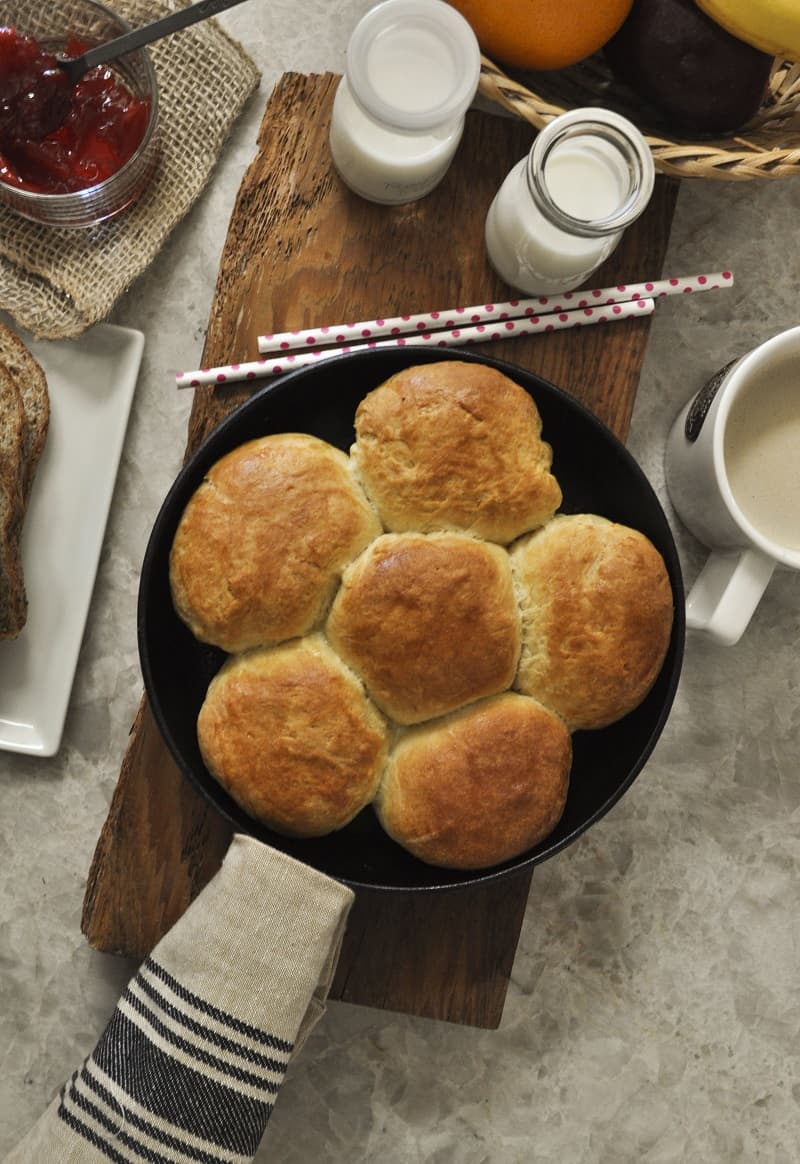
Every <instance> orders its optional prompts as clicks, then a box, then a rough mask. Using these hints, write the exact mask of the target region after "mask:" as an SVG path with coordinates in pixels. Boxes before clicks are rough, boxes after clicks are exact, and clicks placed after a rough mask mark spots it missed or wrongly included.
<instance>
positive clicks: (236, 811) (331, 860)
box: [138, 349, 685, 890]
mask: <svg viewBox="0 0 800 1164" xmlns="http://www.w3.org/2000/svg"><path fill="white" fill-rule="evenodd" d="M443 359H458V360H467V361H477V362H479V363H482V364H488V365H490V366H491V367H495V368H498V369H499V370H500V371H502V372H505V373H506V375H508V376H511V377H512V378H513V379H514V380H516V381H517V383H518V384H520V385H521V386H522V387H523V388H525V389H526V390H527V391H528V392H529V393H530V394H531V396H532V397H533V399H534V400H535V402H536V405H537V407H538V409H539V412H540V414H541V417H542V422H543V436H544V438H545V439H546V440H547V441H549V443H550V444H551V445H552V446H553V453H554V456H553V472H554V473H555V475H556V477H557V478H558V480H559V483H560V484H561V488H562V490H563V493H564V501H563V504H562V507H561V511H562V512H564V513H570V512H572V513H577V512H589V513H598V514H601V515H603V516H604V517H608V518H611V519H612V520H614V521H619V522H623V523H624V524H626V525H630V526H633V527H634V528H636V529H639V530H641V531H642V532H643V533H645V534H647V536H648V537H649V538H650V539H651V541H653V543H654V544H655V545H656V546H657V548H658V549H659V550H660V552H661V554H662V555H663V557H664V559H665V561H666V564H667V569H668V571H669V575H670V579H671V582H672V590H673V594H674V597H675V620H674V628H673V632H672V640H671V643H670V647H669V651H668V653H667V657H666V660H665V662H664V666H663V668H662V671H661V674H660V676H659V678H658V679H657V681H656V684H655V686H654V687H653V689H652V691H651V692H650V694H649V695H648V697H647V698H646V699H645V700H644V702H643V703H642V704H640V706H639V707H638V708H637V709H636V710H635V711H633V712H632V713H631V714H630V715H628V716H626V717H625V718H624V719H622V720H620V721H619V722H618V723H616V724H613V725H611V726H610V727H607V728H604V729H602V730H600V731H594V732H576V733H575V735H574V736H573V746H574V759H573V766H572V776H571V781H570V791H569V796H568V799H567V805H566V809H565V812H564V815H563V817H562V819H561V821H560V823H559V824H558V827H557V828H556V829H555V831H554V832H553V833H551V834H550V836H549V837H547V838H546V839H545V840H544V841H543V842H542V843H541V844H539V845H537V846H536V847H535V848H534V849H531V850H530V851H529V852H527V853H524V854H522V855H521V856H520V857H517V858H516V859H514V860H513V861H508V862H506V863H505V864H503V865H499V866H496V867H494V868H492V869H488V870H480V871H477V872H476V871H471V872H461V871H458V870H452V869H438V868H434V867H433V866H430V865H426V864H424V863H423V862H421V861H418V860H416V859H415V858H414V857H412V856H410V854H408V853H406V852H405V851H404V850H403V849H401V848H400V847H399V846H398V845H396V844H395V843H394V842H393V841H391V840H390V839H389V838H388V837H387V836H386V834H385V833H384V832H383V830H382V829H381V828H380V826H379V825H378V823H377V820H376V818H375V816H374V815H373V812H372V809H371V808H366V809H365V810H364V811H363V812H361V813H360V814H359V816H358V817H356V819H355V820H354V821H352V822H351V823H350V824H349V825H348V826H347V827H346V828H344V829H342V830H341V831H339V832H337V833H333V834H331V835H330V836H328V837H323V838H320V839H314V840H295V839H292V838H287V837H282V836H279V835H278V834H276V833H273V832H272V831H270V830H269V829H267V828H265V827H263V826H262V825H260V824H258V823H256V822H255V821H253V820H252V819H251V818H250V817H248V816H247V815H246V814H245V813H244V812H243V811H242V809H240V808H239V807H238V805H237V804H236V803H235V802H234V801H233V800H231V798H230V797H229V796H228V795H227V794H226V793H225V792H224V790H223V789H222V788H221V787H220V785H218V784H217V783H216V781H215V780H214V779H213V778H212V777H211V776H210V774H209V772H208V770H207V769H206V767H205V765H204V764H203V761H202V758H201V756H200V751H199V748H198V746H197V738H196V734H195V725H196V720H197V714H198V711H199V709H200V705H201V704H202V702H203V698H204V696H205V692H206V688H207V686H208V683H209V681H210V679H211V677H212V676H213V675H214V674H215V673H216V671H217V670H218V668H219V667H220V665H221V664H222V662H223V659H224V657H225V656H224V655H223V653H222V652H221V651H219V650H217V649H215V648H213V647H208V646H205V645H203V644H202V643H199V642H197V641H196V640H195V638H194V637H193V636H192V635H191V633H190V632H189V631H188V630H187V629H186V627H185V626H184V625H183V623H182V622H181V621H180V620H179V619H178V617H177V616H176V614H175V612H174V610H173V606H172V600H171V597H170V590H169V578H168V561H169V551H170V546H171V544H172V539H173V536H174V534H175V530H176V528H177V525H178V521H179V519H180V516H181V513H182V512H183V509H184V507H185V505H186V503H187V502H188V500H189V498H190V496H191V494H192V493H193V492H194V490H195V489H196V488H197V486H198V485H199V484H200V482H201V481H202V479H203V476H204V474H205V473H206V471H207V470H208V469H209V467H210V466H211V465H212V464H213V463H214V462H215V461H216V460H218V459H219V458H220V457H221V456H223V455H224V454H225V453H227V452H229V451H230V450H231V449H233V448H235V447H236V446H237V445H239V444H241V443H242V442H243V441H246V440H250V439H252V438H253V437H257V436H262V435H265V434H267V433H274V432H308V433H312V434H314V435H315V436H318V437H321V438H322V439H324V440H326V441H329V442H330V443H331V444H334V445H338V447H339V448H341V449H344V450H349V448H350V445H351V444H352V442H353V437H354V432H353V418H354V415H355V410H356V407H357V405H358V403H359V401H360V400H361V398H362V397H363V396H365V395H366V394H367V393H368V392H369V391H371V389H373V388H375V387H377V386H378V384H380V383H381V382H382V381H383V380H385V379H386V378H387V377H388V376H390V375H392V374H393V373H394V372H398V371H400V370H401V369H402V368H405V367H408V366H409V365H412V364H422V363H428V362H432V361H435V360H443ZM684 631H685V620H684V594H683V584H682V579H681V573H680V565H679V561H678V555H677V551H676V549H675V544H674V541H673V539H672V534H671V532H670V528H669V525H668V523H667V519H666V517H665V515H664V512H663V510H662V508H661V505H660V503H659V501H658V498H657V497H656V495H655V493H654V492H653V489H652V488H651V486H650V484H649V482H648V481H647V479H646V477H645V476H644V474H643V473H642V471H641V470H640V468H639V467H638V465H637V464H636V462H635V461H634V459H633V457H632V456H631V455H630V453H629V452H628V451H627V449H626V448H625V446H624V445H623V444H622V443H621V442H620V441H619V440H617V438H616V437H615V436H614V435H613V434H612V433H611V432H610V431H609V430H608V429H607V428H606V427H605V426H604V425H603V424H601V422H600V421H599V420H598V419H597V418H596V417H595V416H594V415H593V414H592V413H591V412H589V411H588V410H587V409H586V408H584V407H583V406H582V405H580V404H579V403H577V401H575V400H574V399H573V397H571V396H569V395H568V394H567V393H565V392H563V391H561V390H560V389H559V388H556V387H554V386H553V385H552V384H549V383H548V382H547V381H545V380H542V379H540V378H539V377H538V376H535V375H533V374H531V373H530V372H527V371H524V370H523V369H521V368H518V367H515V366H514V365H511V364H508V363H505V362H503V361H500V360H494V359H490V358H487V357H485V356H478V355H475V354H472V353H468V352H463V351H462V352H458V353H455V352H453V351H451V350H448V349H444V350H442V349H440V350H438V351H435V352H433V351H427V350H425V351H422V350H420V349H416V350H415V349H392V350H390V351H385V352H383V351H380V352H379V351H370V352H359V353H354V354H351V355H348V356H342V357H333V358H330V359H328V360H325V361H324V362H322V363H320V364H316V365H313V366H312V367H310V368H303V369H299V370H298V371H296V372H292V373H290V374H288V375H285V376H283V377H281V379H280V380H279V381H277V382H276V383H275V384H274V385H270V386H268V387H266V388H264V389H263V390H261V391H260V392H258V393H257V394H256V395H254V396H253V397H252V398H251V399H250V400H248V401H246V402H245V403H244V404H243V405H241V406H240V407H239V408H237V409H236V410H235V411H234V412H232V413H231V414H230V416H228V417H226V419H225V420H224V421H222V423H221V424H220V425H219V426H218V427H217V428H216V429H214V431H213V432H212V433H211V434H210V435H209V436H208V437H207V439H206V440H205V442H204V443H203V444H202V445H201V446H200V447H199V448H198V449H197V450H196V452H195V453H194V455H193V456H192V458H191V460H189V461H188V462H187V464H186V465H185V466H184V468H183V469H182V471H181V473H180V474H179V476H178V478H177V479H176V481H175V483H174V485H173V486H172V488H171V489H170V491H169V493H168V495H167V497H166V499H165V501H164V504H163V505H162V507H161V510H160V512H159V514H158V517H157V519H156V522H155V525H154V527H153V531H152V533H151V536H150V540H149V543H148V546H147V550H146V554H145V559H144V564H143V568H142V575H141V582H140V590H139V608H138V635H139V652H140V657H141V663H142V671H143V675H144V681H145V687H146V690H147V695H148V698H149V700H150V705H151V707H152V709H153V714H154V715H155V718H156V722H157V723H158V726H159V728H160V730H161V732H162V734H163V736H164V739H165V741H166V743H167V745H168V747H169V749H170V750H171V752H172V754H173V756H174V757H175V760H176V761H177V763H178V765H179V766H180V768H181V769H182V770H183V772H184V773H185V774H186V776H188V778H189V779H190V780H191V781H192V782H193V784H194V785H195V786H196V787H197V788H198V789H199V790H200V791H201V792H202V793H203V794H204V795H205V796H206V797H207V798H208V800H210V801H211V803H212V804H213V805H214V806H215V807H216V808H217V809H218V810H219V811H220V812H221V813H222V814H223V815H224V816H225V817H227V818H228V819H229V820H230V821H231V822H232V824H233V825H234V827H235V828H236V829H237V830H238V831H240V832H243V833H248V834H250V835H252V836H254V837H257V838H258V839H259V840H262V841H265V842H266V843H267V844H270V845H272V846H273V847H275V848H277V849H281V850H283V851H284V852H286V853H288V854H290V855H291V856H293V857H295V858H297V859H298V860H300V861H303V862H305V863H306V864H308V865H311V866H313V867H314V868H316V869H319V870H321V871H322V872H324V873H327V874H329V875H330V876H332V877H335V878H338V879H339V880H341V881H343V882H345V883H347V884H349V885H351V886H354V887H365V888H371V889H385V890H439V889H447V888H454V887H458V886H461V885H468V884H474V883H476V882H478V881H484V880H487V879H490V878H497V877H501V876H503V875H504V874H506V873H509V872H511V871H512V870H515V869H517V868H519V867H520V866H522V865H533V864H536V863H538V862H540V861H543V860H544V859H545V858H547V857H551V856H553V854H554V853H557V852H559V851H560V850H561V849H563V848H564V847H565V846H566V845H568V844H570V843H571V842H572V841H574V840H575V839H576V838H577V837H579V836H580V835H581V834H582V833H583V832H585V830H586V829H587V828H589V826H590V825H591V824H593V823H594V822H595V821H596V820H599V819H600V817H602V816H604V815H605V813H607V812H608V810H609V809H610V808H611V807H612V805H614V804H615V803H616V801H617V800H619V798H620V797H621V796H622V794H623V793H624V792H625V791H626V790H627V789H628V788H629V787H630V785H631V784H632V782H633V781H634V779H635V778H636V776H637V775H638V774H639V772H640V771H641V769H642V767H643V766H644V763H645V761H646V760H647V758H648V756H649V755H650V753H651V752H652V750H653V748H654V746H655V744H656V741H657V740H658V737H659V735H660V733H661V731H662V729H663V727H664V724H665V722H666V720H667V716H668V714H669V710H670V707H671V704H672V700H673V698H674V695H675V690H676V687H677V684H678V678H679V675H680V669H681V662H682V658H683V643H684Z"/></svg>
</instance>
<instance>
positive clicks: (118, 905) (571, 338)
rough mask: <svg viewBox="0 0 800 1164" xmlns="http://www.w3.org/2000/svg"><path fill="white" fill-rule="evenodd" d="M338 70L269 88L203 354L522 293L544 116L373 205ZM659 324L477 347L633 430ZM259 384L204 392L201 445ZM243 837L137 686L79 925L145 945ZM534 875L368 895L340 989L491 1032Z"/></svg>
mask: <svg viewBox="0 0 800 1164" xmlns="http://www.w3.org/2000/svg"><path fill="white" fill-rule="evenodd" d="M337 81H338V78H337V77H336V76H334V75H331V74H326V75H323V76H307V75H302V74H294V73H288V74H284V75H283V77H282V78H281V79H280V81H279V82H278V84H277V86H276V88H275V89H274V91H273V93H272V95H271V98H270V100H269V102H268V105H267V108H266V111H265V114H264V118H263V121H262V124H261V128H260V132H259V138H258V148H257V153H256V157H255V159H254V161H253V162H252V164H251V166H250V168H249V169H248V171H247V173H246V174H245V177H244V180H243V182H242V185H241V188H240V191H239V194H238V197H237V200H236V204H235V206H234V210H233V214H232V216H231V221H230V225H229V228H228V235H227V240H226V243H225V247H224V251H223V255H222V260H221V265H220V271H219V276H218V281H217V286H216V291H215V295H214V300H213V306H212V309H211V316H210V320H209V326H208V333H207V338H206V343H205V348H204V351H203V355H202V358H201V360H199V361H198V362H199V363H200V364H202V366H204V367H207V366H215V365H218V364H224V363H230V362H233V361H243V360H252V359H255V358H257V355H258V351H257V336H258V334H259V333H261V332H265V331H285V330H289V329H292V328H302V327H309V326H312V325H315V324H317V325H319V324H322V323H336V322H340V321H342V320H348V319H365V318H367V317H370V316H376V315H379V314H383V315H397V314H402V313H404V312H413V311H425V310H429V309H434V308H437V307H439V308H446V307H453V306H456V305H459V304H463V305H470V304H474V303H479V302H480V303H483V302H491V301H492V300H498V299H499V300H503V299H507V298H509V297H510V296H511V293H510V292H509V289H508V288H507V287H505V286H504V285H503V284H502V283H501V282H500V281H499V280H498V278H497V277H496V276H495V275H494V274H493V272H492V271H491V269H490V268H489V266H488V264H487V261H486V258H485V254H484V247H483V223H484V219H485V216H486V211H487V209H488V207H489V203H490V202H491V199H492V197H493V195H494V193H495V191H496V190H497V188H498V186H499V185H500V182H501V181H502V179H503V178H504V177H505V175H506V173H507V172H508V170H509V169H510V168H511V167H512V165H513V164H514V163H515V162H516V161H517V160H518V159H519V158H520V157H522V156H523V155H524V154H525V153H527V151H528V149H529V147H530V143H531V141H532V138H533V130H532V129H531V127H530V126H528V125H526V124H525V123H523V122H521V121H516V120H511V119H509V118H505V117H499V116H495V115H493V114H490V113H483V112H473V113H470V114H469V115H468V118H467V127H466V130H465V134H464V139H463V141H462V144H461V147H460V149H459V152H458V154H457V157H456V160H455V162H454V164H453V166H452V168H451V170H450V172H449V173H448V175H447V177H446V178H445V180H444V182H443V183H442V184H441V185H440V186H439V187H438V188H437V190H435V191H434V192H433V193H432V194H430V195H429V196H428V197H427V198H425V199H423V200H421V201H420V202H416V203H412V204H410V205H408V206H401V207H381V206H374V205H372V204H370V203H367V202H364V201H362V200H361V199H359V198H357V197H356V196H355V195H353V194H351V193H350V192H349V191H348V190H347V189H346V188H345V187H344V186H343V185H342V183H341V182H340V181H339V179H338V177H337V176H336V174H335V172H334V171H333V170H332V167H331V164H330V161H329V154H328V145H327V129H328V120H329V112H330V106H331V101H332V98H333V93H334V91H335V88H336V84H337ZM676 197H677V183H674V182H671V181H669V180H667V179H663V178H660V179H659V180H658V181H657V183H656V190H655V193H654V196H653V199H652V201H651V203H650V206H649V207H648V210H647V211H646V213H645V215H644V216H643V218H642V219H641V220H640V221H639V222H638V223H637V224H636V225H635V226H633V227H631V228H630V229H629V230H628V231H627V233H626V234H625V236H624V238H623V240H622V243H621V244H620V246H619V247H618V249H617V251H616V253H615V255H614V256H612V259H611V260H609V262H608V263H607V264H606V265H605V267H604V268H603V269H602V270H601V271H600V272H598V273H596V275H595V276H594V277H593V281H592V285H593V286H606V285H609V284H613V283H616V282H617V281H620V280H625V281H634V280H637V281H638V280H644V279H649V278H656V277H658V276H659V275H660V274H661V268H662V261H663V256H664V252H665V249H666V245H667V240H668V237H669V230H670V224H671V221H672V215H673V211H674V206H675V200H676ZM679 273H680V272H679ZM648 325H649V321H648V320H647V319H641V320H632V321H626V322H624V323H618V324H612V325H605V326H604V325H599V326H594V327H585V328H581V329H577V330H571V331H562V332H556V333H552V334H549V335H542V336H531V337H526V338H517V339H513V340H507V341H504V342H502V343H492V344H485V345H482V348H483V350H485V351H486V352H487V353H490V354H493V355H497V356H500V357H502V358H504V359H508V360H510V361H513V362H515V363H517V364H520V365H523V366H524V367H526V368H529V369H531V370H533V371H535V372H537V373H539V374H540V375H542V376H544V377H546V378H547V379H549V380H551V381H553V382H554V383H556V384H558V385H559V386H560V387H562V388H565V389H567V390H568V391H570V392H571V393H573V394H574V395H575V396H576V397H577V398H578V399H580V400H581V401H583V403H585V404H587V405H588V406H589V407H590V408H592V409H593V410H594V411H595V412H596V413H597V415H598V416H600V417H601V419H602V420H604V421H605V422H606V424H608V425H609V426H610V427H611V428H612V429H613V430H614V431H615V432H616V433H617V434H618V435H619V436H620V437H622V438H623V439H624V438H625V436H626V435H627V432H628V427H629V423H630V418H631V412H632V409H633V403H634V398H635V394H636V388H637V384H638V380H639V373H640V369H641V364H642V359H643V356H644V350H645V344H646V341H647V334H648ZM251 390H252V386H249V387H247V388H243V387H240V386H234V385H229V386H227V387H224V388H204V389H199V390H196V392H195V397H194V401H193V407H192V413H191V418H190V422H189V434H188V442H187V449H186V453H187V455H188V454H189V453H190V452H192V450H193V449H194V448H196V446H197V444H198V443H199V442H200V441H201V440H202V439H203V437H204V436H205V435H206V434H207V433H208V432H209V431H210V430H211V429H212V428H213V427H214V425H215V424H217V423H218V422H219V421H220V420H221V419H222V418H223V417H224V416H225V415H226V414H227V413H228V412H229V411H230V409H231V408H233V407H234V406H235V405H236V404H238V403H240V402H241V401H242V400H243V399H245V398H246V396H247V395H248V394H249V392H250V391H251ZM230 837H231V831H230V827H229V825H228V824H227V823H226V822H225V821H224V820H222V818H221V817H220V816H219V815H218V814H217V813H216V811H215V810H214V809H212V808H211V807H209V805H208V804H207V803H206V802H205V800H203V799H202V798H201V797H200V796H199V794H198V793H196V792H195V791H194V789H193V788H192V786H191V785H190V784H189V783H188V782H187V781H186V780H185V779H184V777H183V776H182V775H181V773H180V772H179V770H178V769H177V767H176V765H175V764H174V762H173V761H172V759H171V757H170V755H169V753H168V751H167V748H166V746H165V744H164V743H163V741H162V739H161V737H160V734H159V732H158V729H157V727H156V725H155V722H154V720H153V717H152V714H151V712H150V709H149V706H148V703H147V699H146V697H145V698H143V700H142V703H141V706H140V708H139V712H138V714H137V717H136V720H135V722H134V724H133V727H132V730H131V737H130V743H129V746H128V749H127V752H126V754H125V756H124V758H123V760H122V767H121V772H120V776H119V782H118V784H117V788H116V791H115V794H114V797H113V800H112V803H111V807H110V811H109V814H108V818H107V820H106V822H105V825H104V827H103V829H102V832H101V835H100V838H99V840H98V843H97V848H96V851H95V854H94V859H93V861H92V865H91V869H90V872H89V877H88V884H87V889H86V896H85V900H84V909H83V919H82V928H83V932H84V933H85V934H86V936H87V938H88V940H89V942H90V944H91V945H92V946H94V947H95V948H97V949H99V950H103V951H108V952H118V953H122V954H126V955H128V956H133V957H137V958H141V957H144V956H145V955H146V954H147V953H149V951H150V950H151V949H152V948H153V946H154V945H155V944H156V942H157V941H158V940H159V938H160V937H161V936H162V935H163V934H164V933H165V932H166V930H167V929H169V927H170V926H171V925H172V924H173V923H174V922H175V921H176V920H177V919H178V918H179V917H180V916H181V914H182V913H183V911H184V910H185V909H186V907H187V906H188V904H189V903H190V902H191V900H192V899H193V898H194V897H195V896H196V894H197V893H198V892H199V891H200V890H201V889H202V888H203V886H204V885H205V884H206V883H207V881H208V880H209V879H210V877H211V876H212V875H213V874H214V872H215V871H216V870H217V868H218V867H219V864H220V862H221V860H222V858H223V856H224V853H225V850H226V848H227V846H228V844H229V842H230ZM530 884H531V873H530V871H528V872H523V873H518V874H516V875H514V876H511V877H507V878H505V879H503V880H501V881H499V882H497V883H489V884H486V885H483V886H481V887H478V888H474V887H473V888H471V889H462V890H451V891H449V892H446V893H442V894H430V893H408V894H406V893H396V894H380V893H371V892H370V893H368V892H360V893H359V894H358V895H357V897H356V902H355V904H354V907H353V910H352V913H351V918H350V923H349V926H348V929H347V934H346V938H345V943H344V947H343V949H342V953H341V958H340V961H339V966H338V971H337V974H336V978H335V980H334V984H333V988H332V992H331V995H332V997H333V998H340V999H345V1000H347V1001H348V1002H353V1003H360V1004H363V1005H367V1006H375V1007H383V1008H387V1009H391V1010H398V1011H405V1012H408V1013H412V1014H417V1015H425V1016H428V1017H431V1018H438V1019H446V1020H450V1021H453V1022H460V1023H466V1024H471V1025H474V1026H481V1027H496V1026H497V1025H498V1024H499V1022H500V1019H501V1016H502V1012H503V1003H504V1000H505V995H506V988H507V985H508V980H509V975H510V973H511V969H512V965H513V961H514V954H515V951H516V947H517V941H518V938H519V932H520V927H521V925H522V920H523V916H524V912H525V908H526V905H527V903H528V894H529V889H530ZM535 905H536V903H535V893H534V895H533V898H532V907H533V908H534V909H535Z"/></svg>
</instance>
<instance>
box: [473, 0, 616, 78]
mask: <svg viewBox="0 0 800 1164" xmlns="http://www.w3.org/2000/svg"><path fill="white" fill-rule="evenodd" d="M450 3H451V4H452V6H453V8H457V9H458V11H459V12H460V13H461V15H462V16H464V17H465V18H466V20H467V21H468V22H469V24H471V25H472V30H473V32H474V33H475V35H476V37H477V38H478V43H479V45H480V46H481V49H482V50H483V52H484V53H485V54H486V55H487V56H488V57H491V58H492V59H493V60H496V61H498V62H499V63H502V64H506V65H515V66H517V67H518V68H521V69H562V68H564V67H565V66H566V65H574V64H575V63H576V62H577V61H582V60H583V59H584V58H585V57H589V56H591V55H592V53H594V52H597V50H598V49H600V48H602V47H603V45H604V44H605V43H606V41H608V40H610V39H611V37H612V36H613V35H614V33H615V32H616V31H617V29H618V28H619V27H620V26H621V25H622V24H623V22H624V20H625V17H626V16H627V15H628V13H629V12H630V10H631V8H632V7H633V0H503V2H502V3H498V2H497V0H450Z"/></svg>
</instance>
